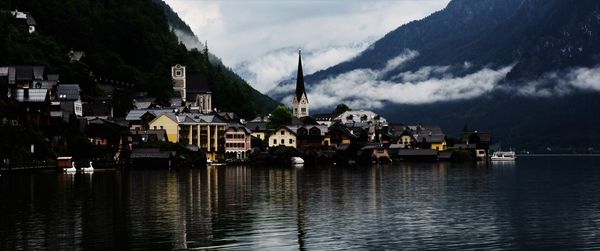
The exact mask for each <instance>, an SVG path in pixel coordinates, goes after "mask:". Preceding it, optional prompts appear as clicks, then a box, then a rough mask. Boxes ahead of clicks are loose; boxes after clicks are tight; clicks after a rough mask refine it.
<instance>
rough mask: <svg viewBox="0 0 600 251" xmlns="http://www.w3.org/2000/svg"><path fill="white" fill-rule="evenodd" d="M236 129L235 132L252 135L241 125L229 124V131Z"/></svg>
mask: <svg viewBox="0 0 600 251" xmlns="http://www.w3.org/2000/svg"><path fill="white" fill-rule="evenodd" d="M229 129H234V130H235V131H240V130H242V131H244V132H245V133H251V131H250V129H248V128H246V127H245V126H243V125H242V124H239V123H229V124H227V130H229Z"/></svg>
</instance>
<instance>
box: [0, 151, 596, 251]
mask: <svg viewBox="0 0 600 251" xmlns="http://www.w3.org/2000/svg"><path fill="white" fill-rule="evenodd" d="M39 248H49V249H53V250H54V249H74V248H75V249H81V248H83V249H205V248H214V249H225V250H254V249H260V250H298V249H299V250H335V249H353V250H356V249H361V250H362V249H370V250H383V249H394V250H396V249H417V248H418V249H478V250H480V249H534V248H539V249H567V248H569V249H574V248H578V249H585V248H595V249H598V248H600V157H522V158H520V159H518V160H517V162H516V163H513V164H508V163H506V164H491V165H490V166H485V165H464V164H462V165H457V164H449V163H427V164H420V163H402V164H394V165H390V166H374V167H360V168H340V167H318V168H308V167H304V168H292V167H285V168H283V167H279V168H274V167H269V168H267V167H226V166H222V167H210V168H206V169H197V170H196V169H192V170H172V171H166V170H164V171H96V172H95V173H93V174H91V175H90V174H75V175H69V174H58V173H37V174H2V176H0V249H3V250H15V249H39Z"/></svg>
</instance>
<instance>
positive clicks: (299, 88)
mask: <svg viewBox="0 0 600 251" xmlns="http://www.w3.org/2000/svg"><path fill="white" fill-rule="evenodd" d="M302 94H304V95H306V90H305V89H304V74H303V73H302V51H301V50H298V76H297V77H296V100H298V101H300V99H301V98H302ZM307 98H308V96H307Z"/></svg>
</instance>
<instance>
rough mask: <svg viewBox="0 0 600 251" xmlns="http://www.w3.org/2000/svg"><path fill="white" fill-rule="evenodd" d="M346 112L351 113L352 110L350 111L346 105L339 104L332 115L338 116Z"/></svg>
mask: <svg viewBox="0 0 600 251" xmlns="http://www.w3.org/2000/svg"><path fill="white" fill-rule="evenodd" d="M347 111H352V109H350V107H348V106H347V105H346V104H339V105H337V106H336V107H335V111H334V113H335V114H338V115H339V114H342V113H344V112H347Z"/></svg>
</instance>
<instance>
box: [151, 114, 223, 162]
mask: <svg viewBox="0 0 600 251" xmlns="http://www.w3.org/2000/svg"><path fill="white" fill-rule="evenodd" d="M149 127H150V128H151V129H164V130H165V131H166V132H167V138H168V140H169V141H170V142H173V143H183V144H188V145H195V146H197V147H198V148H200V149H201V150H202V151H203V152H205V153H206V157H207V159H209V160H217V159H222V158H223V153H224V152H225V146H224V145H225V140H224V134H225V127H227V123H225V122H224V121H223V120H221V119H220V118H219V117H218V116H215V115H205V114H199V113H181V114H178V113H165V114H162V115H160V116H158V117H156V118H155V119H154V120H152V121H151V122H150V123H149Z"/></svg>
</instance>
